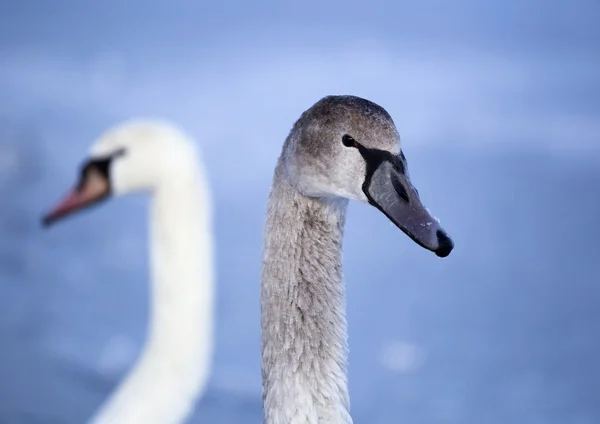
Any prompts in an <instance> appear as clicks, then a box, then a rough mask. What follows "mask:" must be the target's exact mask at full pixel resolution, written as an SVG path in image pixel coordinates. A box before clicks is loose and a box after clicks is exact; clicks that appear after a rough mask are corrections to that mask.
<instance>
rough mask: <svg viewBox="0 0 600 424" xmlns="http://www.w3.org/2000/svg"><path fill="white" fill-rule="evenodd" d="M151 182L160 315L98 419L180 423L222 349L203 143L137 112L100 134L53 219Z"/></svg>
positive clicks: (99, 422) (154, 290)
mask: <svg viewBox="0 0 600 424" xmlns="http://www.w3.org/2000/svg"><path fill="white" fill-rule="evenodd" d="M137 191H147V192H150V194H151V196H152V198H151V205H150V214H149V215H150V237H149V240H150V246H149V248H150V249H149V250H150V252H149V253H150V264H151V265H150V266H151V269H150V274H151V290H150V293H151V304H150V323H149V328H148V333H147V338H146V341H145V345H144V347H143V349H142V352H141V355H140V358H139V359H138V361H137V363H136V364H135V365H134V367H133V369H132V370H131V372H130V373H129V374H128V375H127V376H126V377H125V378H124V380H123V381H122V382H121V384H120V385H119V386H118V388H117V389H116V390H115V391H114V392H113V393H112V394H111V396H110V397H109V399H108V400H107V401H106V402H105V403H104V405H103V406H102V407H101V408H100V409H99V410H98V412H97V413H96V414H95V416H94V417H93V418H92V419H91V420H90V421H89V423H91V424H109V423H110V424H142V423H143V424H153V423H156V424H179V423H183V422H185V420H186V419H187V418H188V417H189V415H190V414H191V412H192V410H193V408H194V405H195V403H196V401H197V399H198V398H199V397H200V396H201V395H202V394H203V393H204V390H205V387H206V384H207V381H208V379H209V375H210V368H211V365H212V350H213V298H214V288H213V281H214V277H215V276H214V268H213V234H212V204H211V196H210V192H209V186H208V183H207V181H206V178H205V173H204V170H203V168H202V165H201V162H200V157H199V152H198V151H197V149H196V147H195V145H194V143H193V141H192V140H191V139H190V138H188V137H187V136H186V135H185V134H184V133H183V132H182V131H181V130H179V129H178V128H176V127H174V126H172V125H169V124H167V123H161V122H153V121H129V122H126V123H123V124H121V125H118V126H116V127H114V128H112V129H110V130H109V131H107V132H106V133H105V134H103V135H102V136H101V137H100V139H99V140H98V141H97V142H96V143H95V144H94V146H93V147H92V149H91V152H90V158H89V160H88V161H87V162H86V164H85V166H84V167H83V169H82V175H81V180H80V183H79V186H78V188H77V189H76V190H75V192H74V194H71V195H70V196H68V197H67V199H66V200H65V202H63V204H62V205H59V207H58V208H57V209H56V210H55V211H54V212H52V213H51V214H49V216H48V217H47V219H46V222H47V223H51V222H53V221H55V220H58V219H60V218H62V217H63V216H66V215H68V214H70V213H72V212H74V211H76V210H79V209H82V208H83V207H85V206H88V205H91V204H94V203H97V202H99V201H100V200H103V199H105V198H107V197H109V195H110V194H114V195H124V194H127V193H131V192H137Z"/></svg>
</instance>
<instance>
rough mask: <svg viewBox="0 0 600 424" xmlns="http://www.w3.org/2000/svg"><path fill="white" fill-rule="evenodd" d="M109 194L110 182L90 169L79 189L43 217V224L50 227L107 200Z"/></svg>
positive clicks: (74, 190)
mask: <svg viewBox="0 0 600 424" xmlns="http://www.w3.org/2000/svg"><path fill="white" fill-rule="evenodd" d="M109 193H110V184H109V182H108V180H107V179H106V178H105V177H104V176H103V175H102V174H101V173H100V172H99V171H98V170H96V169H95V168H90V169H89V170H88V172H86V173H85V174H84V175H83V176H82V178H81V180H80V181H79V184H78V185H77V187H76V188H75V189H73V190H72V191H71V192H70V193H69V194H67V196H65V198H64V199H63V200H61V201H60V202H59V203H58V204H57V205H56V206H55V207H54V209H52V210H51V211H50V212H49V213H48V214H46V215H45V216H44V217H43V219H42V224H43V225H44V226H45V227H47V226H50V225H52V224H54V223H55V222H56V221H58V220H60V219H62V218H65V217H67V216H68V215H71V214H73V213H75V212H78V211H81V210H83V209H86V208H88V207H90V206H92V205H95V204H97V203H99V202H100V201H102V200H104V199H106V198H107V197H108V195H109Z"/></svg>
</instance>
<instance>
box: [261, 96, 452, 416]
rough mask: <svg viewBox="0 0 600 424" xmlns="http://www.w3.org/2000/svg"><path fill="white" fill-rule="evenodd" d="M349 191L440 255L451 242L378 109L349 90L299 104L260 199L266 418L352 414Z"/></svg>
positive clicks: (447, 251)
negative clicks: (346, 261)
mask: <svg viewBox="0 0 600 424" xmlns="http://www.w3.org/2000/svg"><path fill="white" fill-rule="evenodd" d="M348 199H355V200H359V201H363V202H368V203H370V204H372V205H373V206H375V207H377V208H378V209H379V210H380V211H381V212H383V213H384V214H385V215H386V216H387V217H388V218H389V219H390V220H391V221H392V222H394V224H396V225H397V226H398V227H399V228H400V229H402V230H403V231H404V232H405V233H406V234H407V235H409V236H410V237H411V238H412V239H413V240H414V241H415V242H417V243H418V244H419V245H421V246H423V247H425V248H426V249H429V250H432V251H434V252H435V253H436V254H437V255H438V256H440V257H445V256H447V255H449V254H450V251H451V250H452V248H453V242H452V241H451V240H450V238H449V237H448V236H447V234H446V233H445V232H444V231H443V230H442V228H441V227H440V225H439V223H438V221H437V220H436V219H435V218H433V217H432V216H431V215H430V214H429V212H428V211H427V209H426V208H425V207H424V206H423V205H422V203H421V201H420V200H419V195H418V193H417V191H416V190H415V189H414V187H413V186H412V184H411V182H410V178H409V175H408V172H407V167H406V158H405V156H404V154H403V153H402V151H401V149H400V137H399V135H398V132H397V130H396V127H395V125H394V122H393V120H392V118H391V117H390V115H389V114H388V113H387V112H386V111H385V110H384V109H383V108H381V107H380V106H378V105H376V104H374V103H372V102H370V101H368V100H365V99H361V98H358V97H354V96H329V97H325V98H323V99H321V100H320V101H319V102H317V103H316V104H315V105H313V106H312V107H311V108H310V109H308V110H307V111H305V112H304V113H303V114H302V116H301V117H300V119H299V120H298V121H296V123H295V124H294V127H293V128H292V130H291V132H290V134H289V136H288V137H287V139H286V141H285V144H284V146H283V150H282V153H281V156H280V158H279V161H278V163H277V167H276V169H275V175H274V178H273V186H272V188H271V193H270V195H269V201H268V206H267V219H266V227H265V240H264V247H263V270H262V281H261V317H262V375H263V409H264V411H263V413H264V421H265V424H317V423H351V422H352V418H351V417H350V402H349V396H348V388H347V375H346V371H347V365H346V364H347V336H346V317H345V299H344V286H343V284H342V262H341V251H342V238H343V232H344V221H345V214H346V208H347V205H348ZM372 248H373V249H376V248H377V245H376V244H374V245H373V247H372Z"/></svg>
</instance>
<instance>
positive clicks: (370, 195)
mask: <svg viewBox="0 0 600 424" xmlns="http://www.w3.org/2000/svg"><path fill="white" fill-rule="evenodd" d="M282 160H283V165H284V167H285V170H286V173H287V175H288V176H289V177H290V181H291V183H292V184H293V185H294V186H295V187H296V189H297V190H298V191H300V192H301V193H302V194H304V195H305V196H310V197H338V198H339V197H341V198H346V199H354V200H360V201H364V202H368V203H370V204H371V205H373V206H375V207H376V208H377V209H379V210H380V211H381V212H383V213H384V214H385V215H386V216H387V217H388V218H389V219H390V220H391V221H392V222H393V223H394V224H396V226H398V227H399V228H400V229H401V230H402V231H404V233H406V234H407V235H408V236H409V237H410V238H411V239H412V240H414V241H415V242H416V243H418V244H419V245H420V246H422V247H424V248H426V249H429V250H431V251H433V252H435V253H436V254H437V255H438V256H440V257H445V256H448V255H449V254H450V252H451V251H452V249H453V247H454V244H453V242H452V240H451V239H450V237H449V236H448V235H447V233H446V232H445V231H444V230H443V229H442V227H441V226H440V224H439V222H438V221H437V219H436V218H434V217H433V216H432V215H431V214H430V212H429V211H428V209H427V208H426V207H425V206H424V205H423V204H422V203H421V200H420V198H419V193H418V191H417V190H416V189H415V187H414V186H413V184H412V182H411V180H410V176H409V173H408V166H407V162H406V157H405V155H404V153H403V152H402V149H401V145H400V135H399V134H398V131H397V129H396V126H395V124H394V121H393V120H392V118H391V116H390V115H389V114H388V113H387V111H386V110H385V109H383V108H382V107H381V106H379V105H377V104H375V103H373V102H370V101H368V100H365V99H362V98H360V97H355V96H328V97H325V98H323V99H321V100H320V101H319V102H317V103H316V104H315V105H313V106H312V107H311V108H310V109H308V110H307V111H305V112H304V113H303V114H302V116H301V117H300V119H298V121H297V122H296V123H295V124H294V127H293V128H292V131H291V132H290V135H289V137H288V139H287V140H286V143H285V145H284V148H283V155H282Z"/></svg>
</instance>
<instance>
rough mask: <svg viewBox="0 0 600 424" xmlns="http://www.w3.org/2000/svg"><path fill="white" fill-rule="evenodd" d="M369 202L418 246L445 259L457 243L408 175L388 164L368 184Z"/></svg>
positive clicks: (374, 174)
mask: <svg viewBox="0 0 600 424" xmlns="http://www.w3.org/2000/svg"><path fill="white" fill-rule="evenodd" d="M364 192H365V194H366V195H367V197H368V199H369V203H371V204H372V205H373V206H375V207H376V208H377V209H379V210H380V211H381V212H383V213H384V214H385V215H386V216H387V217H388V219H389V220H390V221H392V222H393V223H394V224H395V225H396V226H397V227H398V228H400V229H401V230H402V231H403V232H404V233H405V234H406V235H408V236H409V237H410V238H411V239H412V240H413V241H414V242H415V243H417V244H418V245H419V246H421V247H424V248H425V249H427V250H430V251H432V252H434V253H435V254H436V255H437V256H439V257H441V258H444V257H446V256H448V255H449V254H450V252H451V251H452V249H453V248H454V242H453V241H452V239H451V238H450V237H449V236H448V234H447V233H446V232H445V231H444V229H443V228H442V227H441V225H440V223H439V221H438V220H437V218H435V217H434V216H432V215H431V213H430V212H429V210H428V209H427V208H426V207H425V206H424V205H423V203H421V199H420V198H419V193H418V192H417V190H416V189H415V188H414V187H413V185H412V184H411V182H410V178H409V176H408V174H407V173H406V172H400V171H399V170H398V169H397V168H396V167H394V166H393V165H392V164H391V163H390V162H388V161H382V162H381V163H380V165H379V166H378V167H377V168H376V169H375V171H374V172H373V174H372V175H371V178H370V181H367V184H365V187H364Z"/></svg>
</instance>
